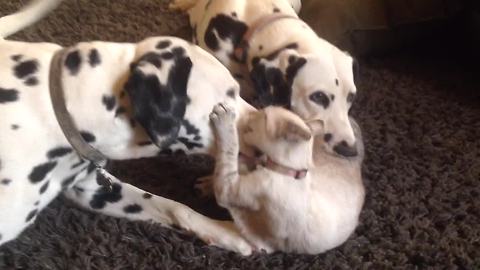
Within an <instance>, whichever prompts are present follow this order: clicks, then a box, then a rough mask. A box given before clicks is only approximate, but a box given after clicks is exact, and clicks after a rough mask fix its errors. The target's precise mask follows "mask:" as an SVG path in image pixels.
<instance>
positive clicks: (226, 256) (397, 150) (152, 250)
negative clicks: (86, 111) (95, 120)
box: [0, 0, 480, 269]
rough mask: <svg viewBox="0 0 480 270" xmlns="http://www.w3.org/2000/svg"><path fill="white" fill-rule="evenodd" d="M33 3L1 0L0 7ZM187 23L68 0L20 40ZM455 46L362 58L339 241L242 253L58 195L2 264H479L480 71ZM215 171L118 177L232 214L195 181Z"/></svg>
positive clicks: (130, 168)
mask: <svg viewBox="0 0 480 270" xmlns="http://www.w3.org/2000/svg"><path fill="white" fill-rule="evenodd" d="M26 2H27V1H26V0H21V1H20V0H15V1H13V0H12V1H2V2H1V3H0V14H2V15H4V14H8V13H11V12H13V11H14V10H15V9H16V8H18V7H20V6H22V5H23V4H25V3H26ZM189 31H190V30H189V27H188V24H187V20H186V18H185V17H184V16H182V15H180V14H177V13H174V12H169V11H168V10H167V9H166V1H163V0H136V1H131V0H66V1H65V2H64V3H63V4H62V5H61V7H60V8H59V9H58V10H56V11H55V12H54V13H53V14H51V15H50V16H49V17H48V18H47V19H45V20H43V21H42V22H41V23H39V24H37V25H35V26H34V27H31V28H29V29H28V30H26V31H24V32H22V33H19V34H18V35H16V36H14V37H13V38H14V39H18V40H28V41H52V42H57V43H60V44H63V45H69V44H73V43H75V42H78V41H82V40H93V39H101V40H111V41H139V40H141V39H142V38H144V37H147V36H152V35H180V36H182V37H185V38H188V37H189ZM450 53H451V50H448V51H447V50H437V52H435V53H430V54H429V55H424V54H409V55H400V56H396V57H389V58H386V59H376V60H372V59H370V60H368V61H365V60H364V61H362V68H361V73H360V79H359V82H358V88H359V92H360V93H359V96H358V99H357V101H356V103H355V106H354V108H353V115H355V117H356V118H357V119H358V121H359V123H360V124H361V126H362V128H363V131H364V136H365V144H366V151H367V158H366V160H365V166H364V176H365V185H366V188H367V198H366V203H365V207H364V210H363V212H362V214H361V224H360V226H359V227H358V229H357V230H356V232H355V234H354V235H353V236H352V237H351V238H350V239H349V241H347V242H346V243H345V244H344V245H342V246H341V247H339V248H337V249H335V250H332V251H329V252H327V253H325V254H321V255H318V256H306V255H294V254H284V253H275V254H271V255H264V254H257V255H253V256H250V257H242V256H239V255H236V254H233V253H231V252H227V251H224V250H221V249H218V248H215V247H211V246H207V245H205V244H204V243H202V242H201V241H199V240H198V239H196V238H195V237H192V236H187V235H184V234H182V233H178V232H174V231H172V230H168V229H164V228H162V227H160V226H158V225H155V224H150V223H145V222H130V221H127V220H123V219H116V218H111V217H106V216H101V215H97V214H93V213H90V212H87V211H84V210H82V209H79V208H78V207H76V206H75V205H73V204H72V203H70V202H68V201H67V200H66V199H64V198H59V199H57V200H55V201H54V202H53V203H52V204H51V205H50V206H49V207H48V208H47V209H46V210H45V211H43V212H42V213H41V214H40V215H39V217H38V219H37V221H36V223H35V225H34V226H32V227H30V228H29V229H27V230H26V231H25V232H24V233H23V234H22V235H21V236H20V237H19V238H18V239H17V240H15V241H12V242H10V243H8V244H7V245H5V246H2V247H1V248H0V269H352V268H354V269H393V268H395V269H479V268H480V243H479V241H480V225H479V224H480V200H479V195H480V139H479V138H480V94H479V93H480V83H479V80H478V73H474V72H473V70H470V69H469V68H467V67H466V66H467V65H466V64H465V63H464V62H463V61H460V60H457V59H455V58H452V57H451V56H448V55H449V54H450ZM211 169H212V161H211V160H209V159H207V158H204V157H200V156H194V157H182V156H178V157H175V158H157V159H148V160H135V161H128V162H118V163H114V166H113V172H114V174H115V175H117V176H119V177H120V178H121V179H124V180H126V181H128V182H131V183H134V184H136V185H138V186H140V187H142V188H144V189H146V190H149V191H151V192H154V193H156V194H159V195H163V196H167V197H169V198H173V199H176V200H178V201H181V202H184V203H186V204H188V205H190V206H191V207H193V208H194V209H196V210H198V211H200V212H202V213H204V214H207V215H209V216H212V217H217V218H227V215H226V213H225V211H224V210H222V209H219V208H218V207H216V206H215V203H214V202H212V201H208V200H204V199H200V198H199V197H198V196H197V195H196V194H195V191H194V190H193V181H194V179H195V178H196V177H198V176H202V175H205V174H207V173H209V172H210V171H211ZM0 218H1V216H0Z"/></svg>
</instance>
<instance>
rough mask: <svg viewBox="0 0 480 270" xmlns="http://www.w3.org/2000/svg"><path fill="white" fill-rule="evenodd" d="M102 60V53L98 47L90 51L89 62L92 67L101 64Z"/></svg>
mask: <svg viewBox="0 0 480 270" xmlns="http://www.w3.org/2000/svg"><path fill="white" fill-rule="evenodd" d="M101 61H102V60H101V59H100V54H99V53H98V50H97V49H91V50H90V52H89V53H88V63H89V64H90V66H91V67H96V66H98V65H99V64H100V62H101Z"/></svg>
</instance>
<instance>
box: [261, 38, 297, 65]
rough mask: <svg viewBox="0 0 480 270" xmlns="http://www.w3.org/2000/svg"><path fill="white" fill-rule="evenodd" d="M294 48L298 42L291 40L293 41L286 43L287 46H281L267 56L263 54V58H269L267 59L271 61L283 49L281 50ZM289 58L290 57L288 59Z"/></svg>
mask: <svg viewBox="0 0 480 270" xmlns="http://www.w3.org/2000/svg"><path fill="white" fill-rule="evenodd" d="M288 49H289V50H296V49H298V43H296V42H293V43H289V44H287V46H285V47H282V48H280V49H277V50H275V51H273V52H271V53H269V54H268V55H267V56H265V59H267V60H269V61H272V60H273V59H275V58H277V57H278V55H279V54H280V53H281V52H282V51H283V50H288ZM289 60H290V59H289Z"/></svg>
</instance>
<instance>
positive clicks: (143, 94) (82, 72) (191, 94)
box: [0, 1, 251, 254]
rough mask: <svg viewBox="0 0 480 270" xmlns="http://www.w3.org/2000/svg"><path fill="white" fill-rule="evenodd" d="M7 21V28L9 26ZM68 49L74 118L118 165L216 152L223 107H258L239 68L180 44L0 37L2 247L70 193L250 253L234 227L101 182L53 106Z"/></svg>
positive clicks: (99, 207)
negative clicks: (53, 71) (243, 90)
mask: <svg viewBox="0 0 480 270" xmlns="http://www.w3.org/2000/svg"><path fill="white" fill-rule="evenodd" d="M44 2H48V1H44ZM39 3H41V1H38V2H36V4H39ZM31 7H34V8H38V6H35V5H34V6H31ZM14 15H15V14H14ZM17 15H18V14H17ZM37 17H40V16H37ZM10 18H11V17H10ZM13 21H15V20H13ZM4 22H6V20H0V30H1V29H3V30H5V29H6V25H8V24H3V23H4ZM10 22H11V20H10ZM8 26H9V27H10V26H11V25H8ZM17 29H19V30H20V29H21V27H20V26H18V27H17ZM0 32H2V31H0ZM2 33H5V32H2ZM10 34H11V33H10ZM60 50H65V51H64V55H63V58H61V62H60V64H61V66H60V67H61V71H62V74H63V75H62V77H61V82H62V84H63V88H64V95H65V104H66V107H67V108H68V112H69V114H70V115H71V117H72V118H73V120H74V122H75V124H76V126H77V127H78V129H79V130H80V132H81V136H82V137H83V139H84V140H85V141H86V142H88V143H89V144H90V145H92V146H93V147H94V148H96V149H98V150H99V151H100V152H101V153H103V154H104V155H106V156H107V157H108V158H109V159H116V160H122V159H134V158H140V157H152V156H156V155H158V154H160V153H167V152H170V153H171V152H185V153H187V154H188V153H207V154H208V153H212V151H214V143H213V142H214V136H213V135H212V131H211V127H210V124H209V114H210V112H211V110H212V108H213V107H214V105H215V104H217V103H219V102H226V103H229V104H231V105H232V106H234V107H236V108H237V109H238V110H239V111H238V113H239V114H240V115H242V110H243V109H244V108H249V106H248V104H246V103H245V102H244V101H243V100H242V99H241V98H240V97H239V85H238V83H237V82H236V80H235V79H234V78H233V77H232V76H231V75H230V73H229V71H228V70H227V69H226V68H225V67H224V66H223V65H222V64H221V63H220V62H218V60H216V59H215V58H214V57H213V56H211V55H210V54H208V53H207V52H205V51H204V50H203V49H201V48H200V47H198V46H196V45H194V44H191V43H189V42H186V41H184V40H181V39H179V38H175V37H151V38H147V39H145V40H143V41H141V42H139V43H136V44H135V43H111V42H101V41H98V42H82V43H78V44H76V45H74V46H72V47H70V48H62V47H60V46H59V45H56V44H52V43H28V42H19V41H10V40H4V39H0V63H1V64H0V78H2V79H1V81H0V115H1V118H0V134H1V135H0V136H1V137H0V244H4V243H6V242H7V241H10V240H12V239H15V238H16V237H17V236H18V235H19V234H20V233H21V232H22V231H23V230H24V229H25V228H26V227H27V226H29V225H30V224H32V223H33V222H34V221H35V218H36V216H37V215H38V214H39V213H40V212H41V211H42V209H43V208H45V207H46V206H47V205H48V204H49V203H50V202H51V201H52V200H53V199H54V198H55V197H57V196H58V195H59V194H63V195H64V196H66V197H67V198H69V199H71V200H72V201H74V202H75V203H77V204H78V205H80V206H82V207H84V208H87V209H89V210H92V211H95V212H98V213H102V214H106V215H110V216H115V217H123V218H128V219H131V220H151V221H153V222H158V223H160V224H162V225H165V226H172V225H176V226H179V227H181V228H183V229H185V230H188V231H191V232H193V233H195V234H197V235H198V236H199V237H200V238H201V239H203V240H205V241H207V242H209V243H212V244H215V245H218V246H221V247H225V248H228V249H231V250H235V251H238V252H241V253H243V254H249V253H250V252H251V248H250V246H249V244H248V243H246V242H245V240H243V238H241V237H240V236H239V235H238V234H237V233H235V232H234V231H232V230H231V224H230V223H225V222H220V221H215V220H211V219H209V218H207V217H205V216H202V215H200V214H198V213H196V212H195V211H193V210H192V209H190V208H189V207H187V206H185V205H183V204H180V203H178V202H175V201H172V200H169V199H166V198H163V197H160V196H155V195H153V194H150V193H148V192H145V191H143V190H141V189H139V188H136V187H134V186H132V185H129V184H127V183H123V182H122V181H120V180H119V179H116V178H114V179H113V183H112V185H111V189H109V188H107V187H104V186H101V185H99V184H98V183H97V178H98V177H102V175H101V174H97V171H96V169H95V167H94V166H93V165H92V164H91V163H89V162H87V161H85V160H83V159H81V158H80V157H79V155H78V154H77V152H76V151H75V150H74V149H72V147H71V145H70V144H69V143H68V141H67V139H66V137H65V135H64V134H63V133H62V130H61V128H60V126H59V123H58V121H57V119H56V117H55V114H54V110H53V108H52V104H51V100H50V93H49V75H50V65H51V61H52V57H53V56H54V55H55V54H57V53H58V52H59V51H60ZM241 121H242V120H240V121H239V125H240V124H241Z"/></svg>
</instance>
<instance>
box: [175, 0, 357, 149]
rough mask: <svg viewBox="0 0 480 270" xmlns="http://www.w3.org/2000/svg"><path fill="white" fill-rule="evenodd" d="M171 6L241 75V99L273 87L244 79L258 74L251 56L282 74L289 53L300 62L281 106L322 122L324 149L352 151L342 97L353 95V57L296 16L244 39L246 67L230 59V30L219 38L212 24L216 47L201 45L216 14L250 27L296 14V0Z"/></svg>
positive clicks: (208, 0) (195, 0)
mask: <svg viewBox="0 0 480 270" xmlns="http://www.w3.org/2000/svg"><path fill="white" fill-rule="evenodd" d="M171 7H172V8H174V9H180V10H184V11H187V12H188V15H189V17H190V24H191V25H192V27H193V30H194V37H195V39H196V41H197V43H198V44H199V45H200V46H201V47H202V48H204V49H206V50H207V51H209V52H210V53H212V54H213V55H215V56H216V57H217V58H218V59H219V60H220V61H221V62H222V63H223V64H225V65H226V66H227V67H228V68H229V70H230V71H231V72H232V73H233V74H240V75H241V76H239V77H240V79H239V82H240V83H241V86H242V96H243V97H246V98H247V99H248V98H249V97H250V96H251V94H252V92H253V93H254V94H260V93H259V91H273V90H272V86H270V88H269V89H259V88H258V87H257V86H253V85H252V82H251V81H250V78H251V77H252V76H257V77H258V76H264V75H259V74H253V75H252V72H253V73H255V72H256V71H255V69H254V66H253V65H252V60H253V59H254V58H258V59H260V62H259V64H260V65H262V66H266V67H271V68H275V69H277V70H280V71H281V72H282V73H283V75H284V76H285V77H288V75H287V73H288V68H289V66H290V65H291V62H290V60H291V59H292V57H294V59H302V61H303V60H306V63H305V64H304V65H303V66H302V67H301V68H300V69H299V70H298V71H297V72H296V75H295V76H294V78H293V81H292V82H291V86H290V88H291V99H290V102H289V104H281V105H286V106H289V107H290V108H291V110H292V111H294V112H295V113H297V114H298V115H300V116H301V117H302V118H303V119H305V120H312V119H317V120H321V121H323V122H324V133H325V134H330V135H331V136H330V135H329V137H330V138H329V140H328V142H326V147H327V149H328V150H329V151H334V150H335V149H337V148H335V147H336V146H337V147H338V146H341V145H342V142H344V143H343V145H345V144H346V146H348V147H349V148H348V149H347V150H353V149H354V146H355V136H354V133H353V129H352V126H351V124H350V121H349V120H348V111H349V109H350V106H351V101H347V99H349V98H348V97H349V96H353V95H354V94H355V93H356V86H355V83H354V76H353V72H352V66H353V58H352V57H350V56H349V55H348V54H346V53H344V52H342V51H341V50H339V49H338V48H336V47H335V46H333V45H332V44H330V43H329V42H327V41H325V40H324V39H322V38H320V37H319V36H318V35H317V34H316V33H315V32H314V31H313V30H312V29H311V28H310V27H309V26H308V25H307V24H306V23H305V22H303V21H301V20H300V19H298V20H293V19H283V20H278V21H275V22H272V23H270V24H269V25H267V26H266V27H265V28H263V29H261V30H260V31H258V32H256V33H255V34H254V35H253V37H252V39H251V40H250V46H249V47H250V49H249V54H248V59H247V61H246V66H245V64H243V63H239V62H238V61H235V60H234V59H233V58H232V55H233V50H234V44H233V38H234V36H235V34H236V33H235V32H232V33H229V34H230V35H229V36H227V37H225V38H222V37H221V36H220V34H219V32H218V29H215V28H214V29H215V30H214V31H213V36H215V37H216V39H217V41H218V43H219V46H218V49H212V48H211V47H209V45H208V44H207V38H206V37H207V34H208V32H207V30H208V29H209V27H211V26H212V25H213V24H214V23H213V20H215V18H216V17H217V16H218V15H224V16H226V17H229V18H230V20H231V21H232V22H236V23H237V26H238V24H240V25H241V24H245V25H246V26H248V27H251V26H252V24H254V23H255V22H256V21H257V20H258V19H259V18H262V17H265V16H268V15H270V14H272V13H273V12H280V13H283V14H288V15H291V16H294V17H297V14H296V12H298V11H299V10H300V7H301V1H300V0H262V1H258V0H229V1H224V0H174V1H172V4H171ZM272 10H273V11H272ZM217 27H219V28H220V27H222V26H221V25H217ZM223 31H225V30H223ZM232 31H233V30H232ZM236 38H239V37H238V36H237V37H236ZM240 38H241V37H240ZM292 43H295V44H297V46H298V48H295V49H282V48H285V47H286V46H287V45H288V44H292ZM275 51H277V55H276V56H275V57H274V58H273V59H268V57H266V56H267V55H269V54H272V53H273V52H275ZM267 76H268V75H267ZM267 80H268V79H267ZM319 91H320V92H322V93H321V95H322V98H323V99H325V98H326V99H328V100H329V106H328V107H327V108H324V106H322V105H320V104H319V103H318V102H315V101H314V100H312V98H311V96H312V95H313V94H314V93H316V92H319ZM343 149H345V148H343ZM335 151H336V152H337V153H340V154H342V152H343V153H344V154H348V152H351V151H347V152H346V151H340V148H338V150H335Z"/></svg>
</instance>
